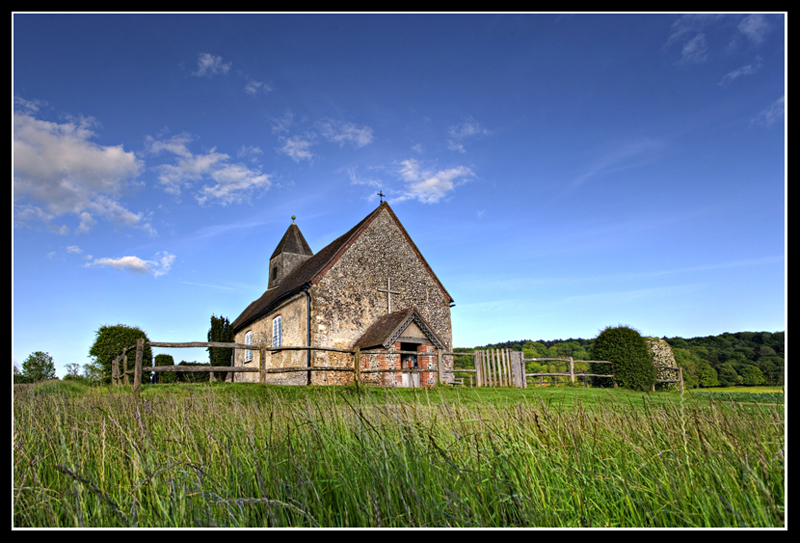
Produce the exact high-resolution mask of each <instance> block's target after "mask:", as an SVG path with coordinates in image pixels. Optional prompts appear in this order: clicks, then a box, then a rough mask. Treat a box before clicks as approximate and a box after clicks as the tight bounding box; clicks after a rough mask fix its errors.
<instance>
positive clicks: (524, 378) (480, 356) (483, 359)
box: [111, 338, 684, 394]
mask: <svg viewBox="0 0 800 543" xmlns="http://www.w3.org/2000/svg"><path fill="white" fill-rule="evenodd" d="M145 344H147V345H149V346H150V347H173V348H174V347H178V348H181V347H222V348H227V349H246V350H249V351H259V353H260V356H259V367H257V368H255V367H244V366H147V367H142V360H143V354H144V347H145ZM132 349H136V359H135V360H136V361H135V365H134V369H133V391H134V393H135V394H138V393H139V390H140V388H141V384H142V372H155V373H158V372H209V373H210V374H211V379H212V380H213V376H214V373H215V372H220V373H237V372H251V373H255V372H258V373H259V374H260V376H259V382H260V383H262V384H264V383H265V382H266V375H267V374H268V373H292V372H309V373H310V372H313V371H345V372H353V373H354V374H355V375H354V380H355V383H356V385H357V386H358V385H360V384H361V375H362V374H369V373H382V372H394V373H434V372H435V373H436V382H437V384H440V383H442V382H444V379H443V377H444V374H445V373H449V374H456V373H467V374H470V381H472V376H473V375H474V377H475V381H474V384H475V386H479V387H483V386H512V387H516V388H528V377H539V378H540V379H541V378H542V377H545V376H553V377H555V376H565V377H569V378H570V382H572V383H574V382H575V378H576V376H580V377H582V378H583V386H584V387H585V386H587V377H607V378H610V379H614V375H613V374H610V375H603V374H596V373H586V371H585V370H584V371H583V372H579V373H576V372H575V361H574V360H573V359H572V357H569V358H523V354H522V352H520V351H511V350H509V349H488V350H478V351H473V352H471V353H454V352H442V351H438V352H437V353H436V367H435V368H430V367H429V368H418V369H404V368H399V369H362V368H361V364H360V361H361V355H369V354H413V355H418V356H419V355H423V356H424V353H420V352H418V351H395V350H390V349H384V350H366V351H362V350H361V349H358V348H356V349H335V348H330V347H302V346H290V347H270V346H267V345H245V344H242V343H221V342H204V341H193V342H186V343H165V342H156V341H150V342H145V341H144V339H143V338H139V339H138V340H137V341H136V345H135V346H130V347H126V348H125V349H123V350H122V353H121V354H120V355H119V356H117V357H116V358H115V359H114V360H113V361H112V364H111V381H112V383H113V384H119V381H120V371H119V364H120V363H122V365H123V370H122V376H123V377H122V378H123V379H124V381H125V383H126V384H127V382H128V378H127V376H128V373H130V371H129V370H128V367H127V360H128V355H127V353H128V351H130V350H132ZM309 350H311V351H328V352H337V353H349V354H352V355H353V360H354V364H353V367H341V366H314V365H312V366H298V367H289V368H267V367H266V363H265V362H266V358H267V351H270V352H279V351H309ZM442 356H472V357H473V366H474V368H473V369H455V368H454V369H452V370H448V369H445V368H444V367H443V366H442ZM355 361H358V362H359V363H355ZM542 361H562V362H568V363H569V372H563V373H541V372H540V373H526V372H525V362H542ZM578 362H579V363H582V364H612V362H609V361H607V360H578ZM664 368H665V369H675V370H678V379H656V382H657V383H678V386H679V389H680V392H681V393H683V391H684V387H683V369H682V368H679V367H671V366H670V367H667V366H664ZM456 380H460V381H462V382H463V378H456ZM615 386H616V384H615Z"/></svg>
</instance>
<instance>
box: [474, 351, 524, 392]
mask: <svg viewBox="0 0 800 543" xmlns="http://www.w3.org/2000/svg"><path fill="white" fill-rule="evenodd" d="M474 356H475V370H476V373H477V375H476V381H477V383H476V384H477V385H478V386H479V387H481V386H482V387H486V386H489V387H498V386H499V387H516V388H528V385H527V383H526V379H525V362H524V360H523V358H522V352H521V351H511V350H509V349H488V350H485V351H475V354H474Z"/></svg>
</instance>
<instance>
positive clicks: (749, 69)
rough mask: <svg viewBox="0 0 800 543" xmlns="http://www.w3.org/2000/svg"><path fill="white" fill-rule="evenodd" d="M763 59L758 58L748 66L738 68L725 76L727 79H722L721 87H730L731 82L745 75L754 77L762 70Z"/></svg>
mask: <svg viewBox="0 0 800 543" xmlns="http://www.w3.org/2000/svg"><path fill="white" fill-rule="evenodd" d="M761 65H762V64H761V57H756V60H755V61H754V62H752V63H751V64H748V65H747V66H742V67H741V68H737V69H735V70H733V71H731V72H728V73H727V74H725V77H723V78H722V81H720V82H719V84H720V86H722V87H727V86H728V85H730V83H731V81H733V80H734V79H736V78H737V77H741V76H743V75H753V74H754V73H756V72H757V71H758V70H760V69H761Z"/></svg>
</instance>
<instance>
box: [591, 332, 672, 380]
mask: <svg viewBox="0 0 800 543" xmlns="http://www.w3.org/2000/svg"><path fill="white" fill-rule="evenodd" d="M592 360H608V361H610V362H613V365H612V368H613V374H614V380H615V381H616V383H617V385H618V386H620V387H622V388H627V389H630V390H651V389H652V387H653V385H654V384H655V382H656V369H655V366H654V365H653V356H652V355H651V354H650V350H649V349H648V347H647V343H646V342H645V340H644V338H643V337H642V336H641V334H639V332H638V331H636V330H634V329H633V328H631V327H629V326H622V325H619V326H609V327H607V328H606V329H605V330H603V331H602V332H600V334H599V335H598V336H597V338H596V339H595V341H594V347H593V350H592ZM593 366H595V367H596V368H593V371H592V373H600V372H602V371H608V369H607V367H606V368H605V369H601V368H602V365H600V364H593ZM595 369H597V370H599V371H594V370H595Z"/></svg>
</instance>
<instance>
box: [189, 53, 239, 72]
mask: <svg viewBox="0 0 800 543" xmlns="http://www.w3.org/2000/svg"><path fill="white" fill-rule="evenodd" d="M230 69H231V63H230V62H224V61H223V60H222V57H220V56H217V55H212V54H210V53H200V55H199V56H198V58H197V69H196V70H195V71H193V72H192V75H195V76H197V77H212V76H215V75H221V74H222V75H224V74H227V73H228V71H230Z"/></svg>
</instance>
